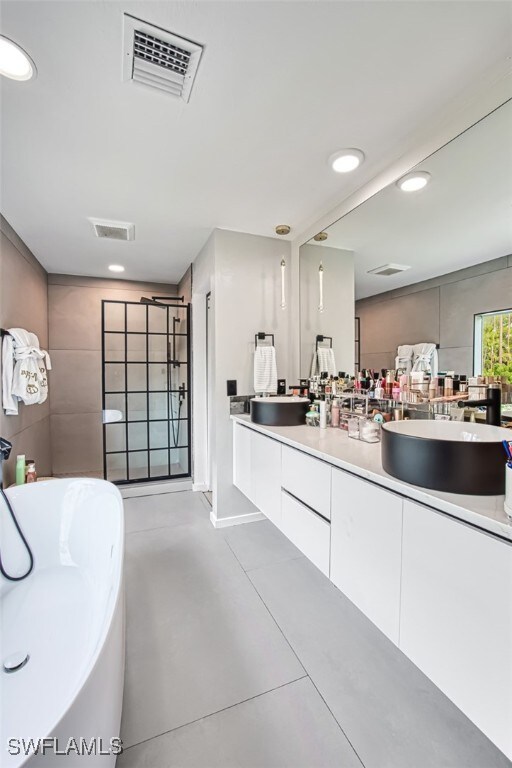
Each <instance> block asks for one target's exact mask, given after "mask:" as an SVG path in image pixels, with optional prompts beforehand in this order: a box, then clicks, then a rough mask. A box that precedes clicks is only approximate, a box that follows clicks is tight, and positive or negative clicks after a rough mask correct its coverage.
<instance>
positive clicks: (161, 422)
mask: <svg viewBox="0 0 512 768" xmlns="http://www.w3.org/2000/svg"><path fill="white" fill-rule="evenodd" d="M102 339H103V342H102V363H103V366H102V367H103V472H104V477H105V479H106V480H111V481H112V482H115V483H123V484H125V483H136V482H144V481H148V480H168V479H170V478H175V477H189V476H190V408H189V404H190V306H189V305H185V304H184V303H183V299H182V298H179V297H165V296H152V297H151V298H146V297H142V298H141V299H140V302H131V301H103V302H102Z"/></svg>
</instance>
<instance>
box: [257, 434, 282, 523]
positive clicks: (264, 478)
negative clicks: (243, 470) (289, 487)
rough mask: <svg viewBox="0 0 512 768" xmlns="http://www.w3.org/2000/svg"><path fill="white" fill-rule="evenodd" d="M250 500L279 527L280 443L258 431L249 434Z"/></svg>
mask: <svg viewBox="0 0 512 768" xmlns="http://www.w3.org/2000/svg"><path fill="white" fill-rule="evenodd" d="M251 460H252V472H251V488H252V502H253V504H255V505H256V506H257V507H258V509H259V510H260V511H261V512H263V514H264V515H266V517H268V519H269V520H270V521H271V522H272V523H274V525H276V526H277V527H278V528H280V527H281V443H278V442H277V441H276V440H271V439H269V438H268V437H265V435H261V434H259V432H254V431H253V432H252V434H251Z"/></svg>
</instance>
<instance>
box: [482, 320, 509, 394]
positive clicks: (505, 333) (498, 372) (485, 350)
mask: <svg viewBox="0 0 512 768" xmlns="http://www.w3.org/2000/svg"><path fill="white" fill-rule="evenodd" d="M482 373H483V375H484V376H506V377H507V381H508V382H510V383H511V384H512V310H510V311H508V312H499V313H497V314H495V315H484V316H483V318H482Z"/></svg>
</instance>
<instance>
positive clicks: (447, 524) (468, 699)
mask: <svg viewBox="0 0 512 768" xmlns="http://www.w3.org/2000/svg"><path fill="white" fill-rule="evenodd" d="M400 648H401V650H402V651H403V652H404V653H405V654H406V655H407V656H408V657H409V658H410V659H411V660H412V661H413V662H414V663H415V664H416V665H417V666H418V667H419V668H420V669H421V670H422V671H423V672H424V673H425V674H426V675H427V676H428V677H429V678H430V679H431V680H432V681H433V682H434V683H435V684H436V685H437V686H438V687H439V688H441V690H442V691H444V693H445V694H446V695H447V696H448V697H449V698H450V699H451V700H452V701H453V702H454V703H455V704H456V705H457V706H458V707H459V708H460V709H461V710H462V711H463V712H464V713H465V714H466V715H467V716H468V717H469V718H470V719H471V720H472V721H473V722H474V723H475V724H476V725H477V726H478V727H479V728H480V729H481V730H482V731H483V732H484V733H485V734H486V735H487V736H488V737H489V738H490V739H491V740H492V741H493V742H494V743H495V744H497V745H498V747H500V749H501V750H502V751H503V752H505V753H506V754H507V755H511V754H512V660H511V659H512V656H511V649H512V548H511V545H510V544H508V543H506V542H505V541H503V540H500V539H497V538H495V537H494V536H492V535H488V534H486V533H484V532H482V531H478V530H475V529H474V528H471V527H470V526H468V525H465V524H464V523H462V522H459V521H456V520H453V519H451V518H449V517H446V516H445V515H441V514H437V513H436V512H435V511H434V510H432V509H429V508H427V507H423V506H422V505H420V504H417V503H414V502H412V501H408V500H405V501H404V520H403V545H402V599H401V615H400Z"/></svg>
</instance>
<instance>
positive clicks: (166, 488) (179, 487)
mask: <svg viewBox="0 0 512 768" xmlns="http://www.w3.org/2000/svg"><path fill="white" fill-rule="evenodd" d="M119 490H120V491H121V496H122V497H123V499H132V498H134V497H136V496H156V495H157V494H160V493H181V492H182V491H191V490H192V480H168V481H167V482H164V483H140V484H139V483H136V484H135V485H121V486H119Z"/></svg>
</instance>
